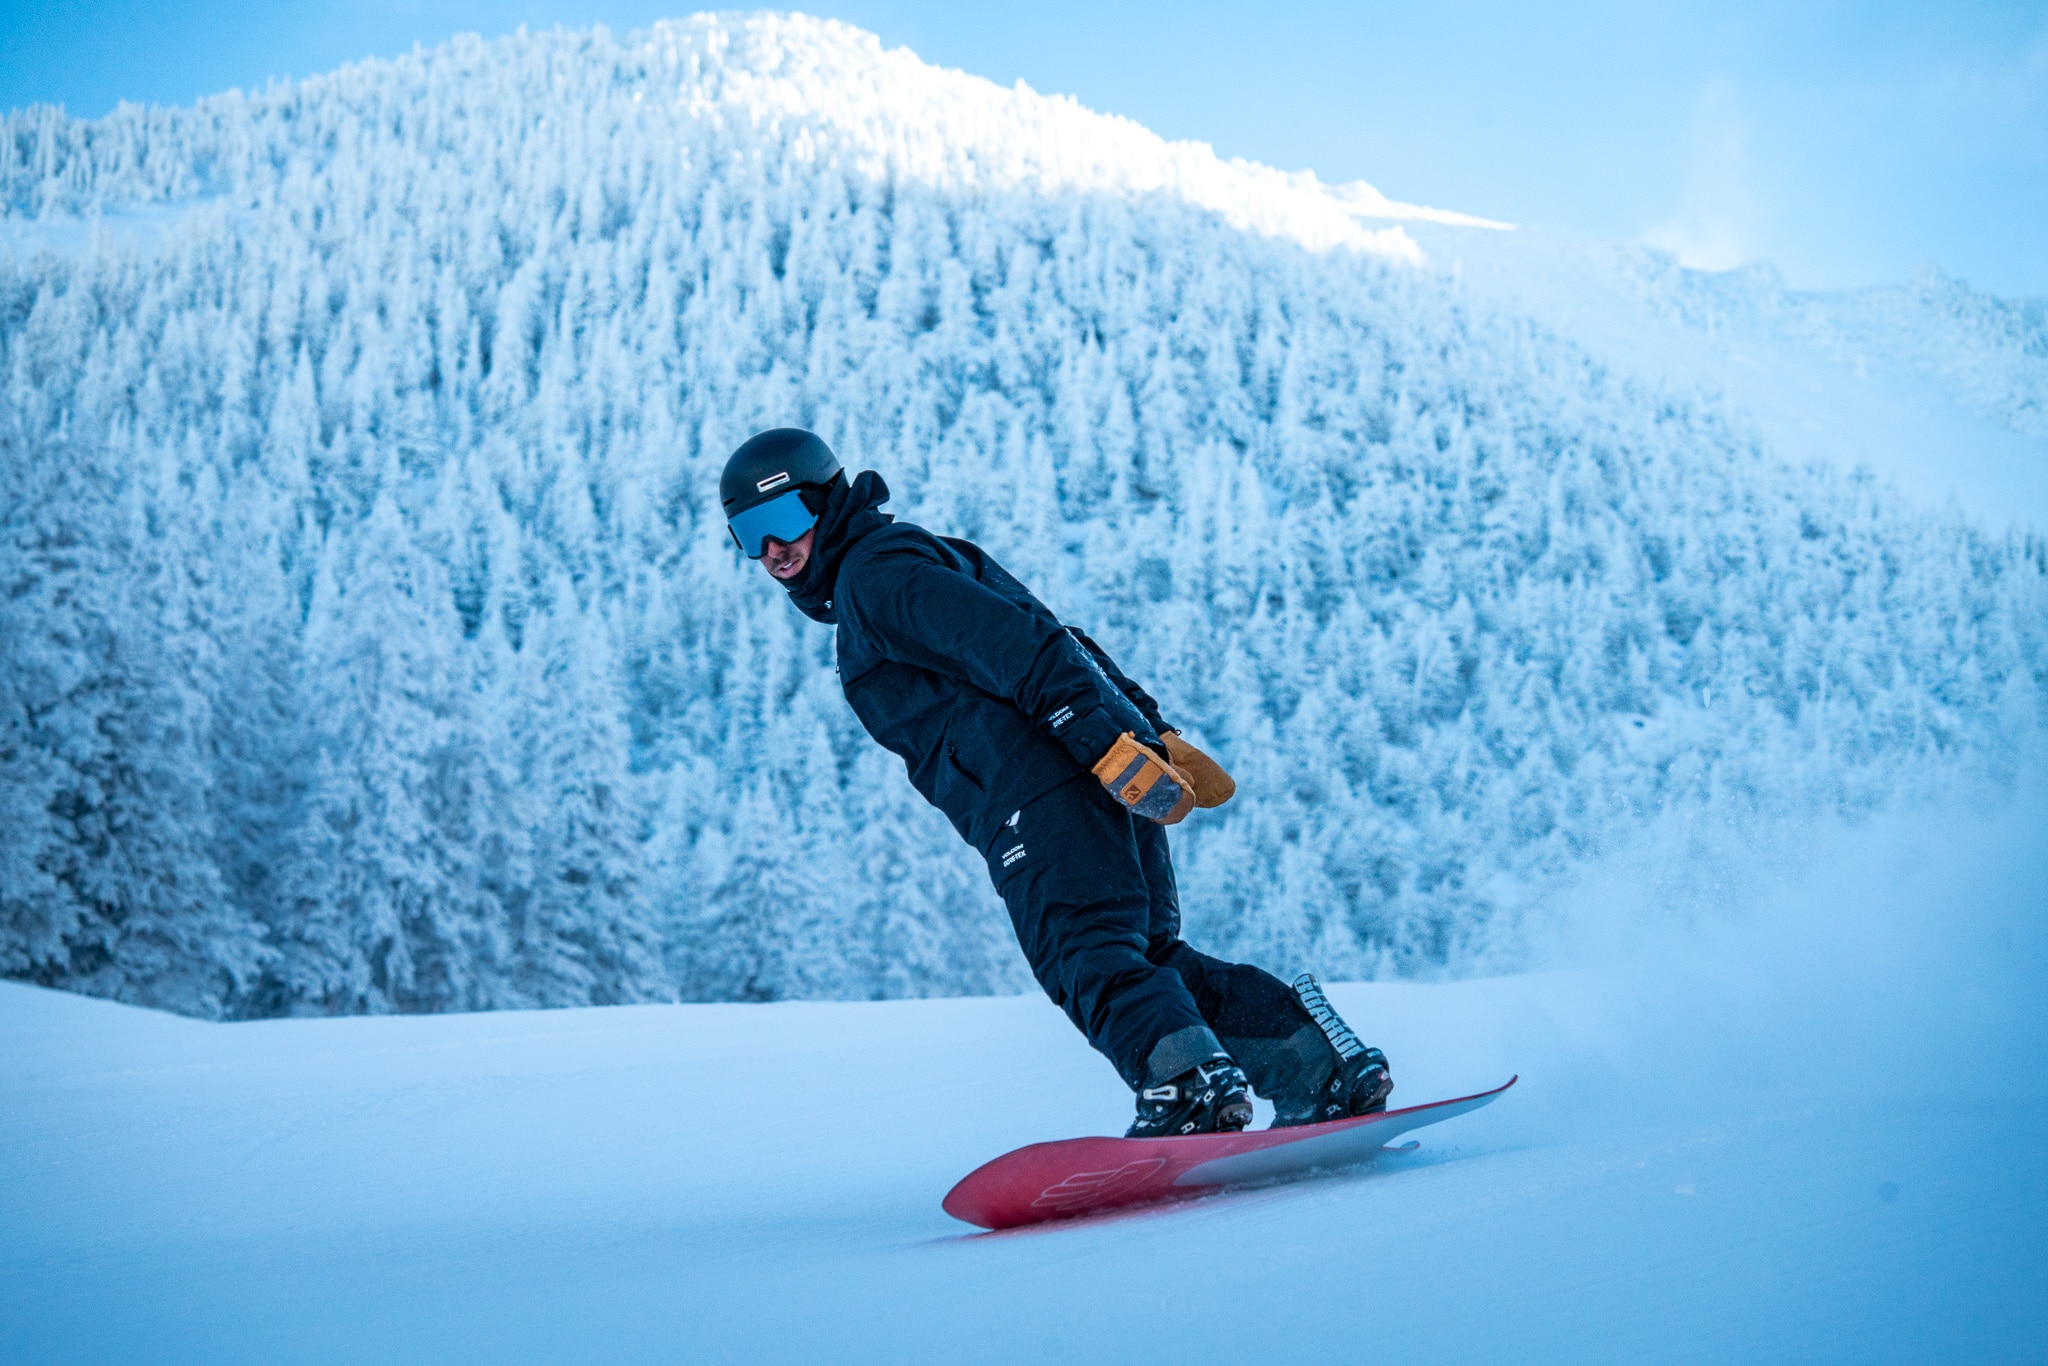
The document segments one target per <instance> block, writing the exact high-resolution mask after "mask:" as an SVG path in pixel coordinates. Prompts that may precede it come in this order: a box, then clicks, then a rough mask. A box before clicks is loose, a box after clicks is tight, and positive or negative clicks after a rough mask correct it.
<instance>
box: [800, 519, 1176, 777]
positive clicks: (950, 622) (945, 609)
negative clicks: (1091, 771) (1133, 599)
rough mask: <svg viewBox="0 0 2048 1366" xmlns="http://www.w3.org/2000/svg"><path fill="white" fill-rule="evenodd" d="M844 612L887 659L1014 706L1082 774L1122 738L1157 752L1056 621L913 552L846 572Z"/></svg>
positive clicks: (1145, 729)
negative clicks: (853, 574) (852, 576)
mask: <svg viewBox="0 0 2048 1366" xmlns="http://www.w3.org/2000/svg"><path fill="white" fill-rule="evenodd" d="M849 590H850V591H849ZM839 609H840V610H841V611H844V612H848V613H850V614H851V615H852V617H853V618H854V621H855V623H856V624H857V626H858V628H859V629H860V630H861V631H862V633H863V634H865V635H866V636H867V637H868V638H869V639H871V640H872V641H873V642H874V643H875V646H876V648H877V649H878V650H879V651H880V652H881V653H882V654H883V655H884V656H886V657H887V658H890V659H893V660H896V661H897V662H899V663H903V664H910V665H914V666H916V667H917V668H920V669H929V670H931V671H932V672H933V673H937V674H944V675H946V676H948V677H951V678H957V679H960V680H961V681H963V682H966V683H969V684H972V685H973V686H974V687H977V688H979V689H981V690H982V691H983V692H986V693H990V694H993V695H994V696H997V697H1001V698H1004V699H1006V700H1008V701H1009V702H1010V703H1011V704H1012V705H1014V706H1016V707H1017V708H1018V709H1019V710H1020V711H1022V712H1023V713H1024V714H1025V715H1026V716H1029V717H1030V718H1031V719H1032V721H1033V722H1035V723H1036V724H1037V725H1038V727H1039V729H1041V730H1043V731H1044V732H1045V733H1046V734H1047V735H1050V736H1051V737H1052V738H1053V739H1054V740H1057V741H1058V742H1059V743H1060V745H1061V746H1062V747H1063V748H1065V749H1066V751H1067V753H1068V754H1070V755H1072V756H1073V759H1074V762H1075V763H1077V764H1079V765H1080V766H1081V767H1082V768H1092V767H1094V765H1095V763H1096V761H1097V760H1099V759H1101V758H1102V756H1103V755H1104V754H1107V753H1108V752H1109V748H1110V746H1111V745H1113V744H1115V743H1116V739H1117V737H1118V736H1119V735H1121V734H1123V733H1124V732H1125V731H1131V732H1132V733H1133V734H1135V735H1136V737H1137V738H1138V739H1139V740H1140V741H1141V742H1143V743H1145V744H1149V745H1153V746H1155V747H1157V746H1159V745H1160V743H1161V741H1160V739H1159V736H1158V734H1157V733H1156V731H1155V730H1154V728H1153V726H1152V724H1151V723H1150V722H1149V721H1147V720H1146V718H1145V715H1144V713H1143V712H1142V711H1140V710H1139V709H1138V708H1137V707H1136V706H1135V705H1133V704H1132V702H1131V699H1130V698H1128V697H1126V696H1125V695H1124V694H1123V693H1122V692H1120V691H1119V690H1118V689H1117V687H1116V686H1115V685H1114V684H1113V683H1111V682H1110V680H1109V677H1108V675H1107V674H1105V673H1104V672H1103V671H1102V669H1101V667H1100V666H1099V665H1097V664H1096V662H1095V660H1094V658H1093V656H1091V655H1090V654H1089V653H1088V651H1087V650H1086V649H1084V648H1083V647H1082V645H1081V643H1080V642H1079V641H1078V640H1076V639H1075V638H1074V637H1073V636H1072V635H1070V634H1069V633H1068V632H1067V631H1066V629H1065V628H1063V627H1062V626H1060V624H1059V623H1058V622H1057V621H1054V620H1053V619H1052V617H1051V614H1050V613H1047V614H1045V615H1043V616H1041V615H1039V614H1038V613H1034V612H1031V611H1029V610H1027V609H1026V608H1024V607H1022V606H1020V605H1018V604H1017V603H1014V602H1012V601H1010V600H1009V599H1008V598H1005V597H1003V596H1002V595H1001V594H999V593H995V592H993V591H991V590H990V589H988V588H986V587H984V586H983V585H981V584H980V583H978V582H976V581H975V579H974V578H973V577H972V576H971V575H968V574H963V573H961V572H959V571H958V570H956V569H954V568H952V567H951V566H949V565H946V564H943V563H941V562H940V561H939V560H938V559H937V558H935V557H933V556H930V555H927V554H924V553H921V552H920V551H918V550H917V549H914V548H905V549H901V550H890V551H884V552H881V553H879V554H877V555H875V556H874V557H873V558H871V559H870V560H869V561H868V563H866V564H865V565H862V566H861V569H860V572H859V575H858V578H857V581H855V582H848V581H847V579H846V578H845V577H844V576H843V571H842V579H841V584H840V600H839Z"/></svg>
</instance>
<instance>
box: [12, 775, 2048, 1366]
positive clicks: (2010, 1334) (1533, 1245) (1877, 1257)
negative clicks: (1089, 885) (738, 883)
mask: <svg viewBox="0 0 2048 1366" xmlns="http://www.w3.org/2000/svg"><path fill="white" fill-rule="evenodd" d="M2034 814H2035V815H2038V812H2035V813H2034ZM1907 829H1908V827H1906V826H1904V825H1901V826H1897V827H1893V828H1890V829H1888V830H1873V831H1870V832H1868V833H1867V834H1866V835H1864V836H1860V837H1858V840H1860V842H1854V841H1852V843H1851V845H1850V846H1849V847H1847V848H1846V849H1845V850H1838V851H1837V852H1836V853H1835V854H1834V855H1832V856H1830V858H1829V859H1823V860H1820V861H1819V862H1817V863H1816V864H1815V865H1813V869H1812V871H1811V872H1810V874H1809V875H1808V877H1807V879H1806V881H1805V882H1804V883H1803V884H1795V885H1793V886H1791V888H1790V890H1787V889H1785V888H1779V889H1778V890H1776V891H1774V892H1773V891H1765V892H1761V893H1747V892H1745V893H1743V897H1744V900H1745V902H1746V903H1747V904H1749V905H1750V906H1751V908H1752V910H1753V912H1754V914H1753V915H1751V916H1748V917H1737V918H1724V919H1722V920H1720V921H1718V922H1707V923H1703V924H1702V925H1700V926H1699V927H1698V928H1697V929H1696V930H1695V931H1693V932H1692V933H1690V934H1689V935H1688V936H1686V937H1684V938H1682V939H1673V940H1671V941H1670V942H1668V943H1666V944H1664V945H1662V946H1661V947H1660V946H1658V945H1654V944H1652V945H1645V944H1642V943H1637V944H1634V945H1632V946H1630V947H1629V948H1628V949H1627V951H1626V952H1621V951H1619V950H1617V952H1616V953H1615V954H1614V955H1613V956H1612V957H1611V958H1610V959H1609V960H1606V961H1596V962H1591V963H1590V965H1589V966H1585V967H1582V968H1579V969H1575V970H1573V971H1569V972H1553V973H1547V974H1532V975H1525V976H1519V977H1509V978H1495V979H1488V980H1478V981H1467V982H1460V983H1452V984H1442V985H1427V984H1414V983H1409V984H1365V985H1351V986H1341V987H1337V988H1334V989H1333V996H1334V998H1335V999H1336V1001H1337V1003H1338V1005H1339V1007H1340V1008H1341V1009H1342V1010H1344V1012H1345V1013H1346V1015H1347V1016H1348V1017H1349V1018H1350V1019H1351V1020H1352V1021H1353V1022H1354V1023H1356V1024H1358V1025H1360V1026H1361V1027H1362V1028H1363V1029H1364V1030H1365V1032H1367V1033H1368V1034H1370V1035H1371V1036H1372V1037H1373V1038H1375V1039H1376V1040H1377V1041H1379V1042H1380V1043H1382V1044H1383V1045H1384V1046H1385V1047H1386V1048H1387V1051H1388V1053H1389V1055H1390V1056H1391V1057H1392V1058H1393V1060H1394V1065H1395V1070H1396V1075H1397V1077H1398V1079H1399V1090H1398V1091H1397V1096H1396V1099H1397V1103H1398V1102H1406V1103H1415V1102H1420V1101H1423V1100H1429V1099H1435V1098H1440V1097H1444V1096H1450V1095H1456V1094H1461V1093H1465V1092H1470V1091H1473V1090H1477V1089H1480V1088H1482V1087H1485V1086H1490V1085H1494V1084H1497V1083H1498V1082H1500V1081H1501V1080H1504V1079H1505V1078H1506V1076H1507V1075H1508V1073H1510V1072H1511V1071H1520V1072H1521V1073H1522V1074H1523V1082H1522V1084H1521V1085H1520V1086H1518V1087H1517V1088H1516V1089H1515V1091H1514V1092H1513V1093H1511V1094H1510V1095H1509V1096H1507V1097H1504V1098H1503V1099H1502V1101H1501V1102H1500V1103H1498V1104H1496V1105H1494V1106H1491V1107H1488V1108H1487V1109H1484V1110H1482V1111H1479V1112H1477V1113H1476V1114H1472V1115H1468V1116H1463V1117H1461V1118H1459V1119H1456V1120H1453V1121H1450V1122H1448V1123H1446V1124H1444V1125H1443V1126H1441V1127H1438V1128H1434V1129H1431V1130H1428V1131H1425V1132H1424V1133H1423V1134H1422V1135H1421V1137H1422V1148H1421V1150H1420V1151H1419V1152H1416V1153H1413V1154H1402V1155H1389V1156H1385V1157H1382V1158H1381V1159H1380V1160H1379V1161H1378V1162H1377V1163H1376V1164H1374V1165H1373V1166H1372V1167H1370V1168H1368V1169H1365V1170H1362V1171H1359V1172H1355V1173H1351V1174H1346V1175H1343V1176H1339V1177H1335V1178H1332V1179H1326V1180H1322V1181H1317V1182H1311V1183H1305V1184H1296V1185H1290V1186H1277V1187H1267V1188H1263V1189H1255V1190H1249V1191H1240V1192H1231V1193H1226V1194H1223V1195H1219V1196H1215V1197H1210V1198H1207V1199H1204V1200H1200V1201H1196V1202H1192V1203H1189V1204H1185V1205H1181V1206H1177V1207H1169V1208H1162V1209H1155V1210H1150V1211H1141V1212H1137V1213H1132V1214H1125V1215H1120V1216H1111V1217H1102V1218H1096V1219H1092V1220H1084V1221H1080V1222H1075V1223H1068V1224H1056V1225H1052V1226H1048V1227H1044V1228H1039V1229H1030V1230H1020V1231H1016V1232H1012V1233H1006V1234H996V1235H978V1234H975V1233H974V1232H973V1230H971V1229H968V1228H967V1227H966V1226H965V1225H962V1224H959V1223H956V1222H954V1221H953V1220H951V1219H949V1218H947V1217H946V1215H944V1214H943V1213H942V1212H941V1211H940V1208H939V1200H940V1198H941V1197H942V1196H943V1195H944V1193H945V1192H946V1190H947V1188H948V1187H949V1186H950V1185H951V1184H952V1182H953V1181H954V1180H956V1179H958V1178H959V1177H960V1176H961V1175H963V1174H965V1173H966V1172H967V1171H968V1170H970V1169H971V1168H972V1167H973V1166H975V1165H977V1164H978V1163H980V1162H981V1161H983V1160H985V1159H987V1158H989V1157H992V1156H994V1155H996V1154H997V1153H999V1152H1002V1151H1004V1150H1006V1149H1008V1148H1011V1147H1014V1146H1017V1145H1019V1144H1022V1143H1025V1142H1031V1141H1035V1140H1039V1139H1048V1138H1055V1137H1064V1136H1070V1135H1074V1134H1080V1133H1090V1132H1096V1133H1100V1132H1114V1131H1115V1130H1116V1129H1117V1128H1118V1127H1120V1126H1121V1125H1122V1124H1123V1123H1124V1122H1125V1121H1126V1119H1127V1114H1128V1108H1129V1097H1128V1095H1127V1094H1126V1093H1124V1091H1123V1089H1122V1087H1121V1086H1120V1085H1119V1084H1118V1083H1117V1081H1116V1080H1115V1078H1114V1076H1113V1075H1112V1074H1111V1072H1110V1070H1109V1069H1108V1068H1106V1067H1104V1066H1103V1065H1102V1064H1101V1063H1100V1062H1099V1060H1097V1059H1096V1058H1095V1057H1094V1056H1093V1055H1092V1054H1090V1053H1089V1052H1088V1051H1087V1050H1086V1049H1085V1048H1084V1047H1083V1046H1082V1045H1081V1043H1080V1042H1079V1040H1078V1039H1077V1038H1075V1036H1074V1035H1073V1033H1072V1031H1071V1029H1070V1028H1069V1026H1068V1025H1067V1023H1066V1021H1065V1020H1064V1019H1063V1018H1062V1017H1061V1016H1060V1014H1059V1013H1058V1012H1057V1011H1056V1010H1055V1009H1054V1008H1053V1007H1052V1006H1050V1005H1049V1004H1047V1003H1046V1002H1045V1001H1043V1000H1040V999H1038V998H1036V997H1016V998H983V999H957V1000H938V1001H898V1002H883V1003H797V1004H780V1005H765V1006H763V1005H685V1006H634V1007H616V1008H609V1009H583V1010H562V1011H552V1012H501V1013H493V1014H481V1015H444V1016H431V1017H421V1016H414V1017H367V1018H353V1019H335V1020H291V1021H267V1022H261V1023H253V1024H234V1025H216V1024H206V1023H198V1022H193V1021H188V1020H182V1019H178V1018H175V1017H172V1016H169V1015H163V1014H157V1013H153V1012H146V1011H141V1010H137V1009H134V1008H131V1007H127V1006H121V1005H115V1004H110V1003H106V1002H101V1001H94V1000H89V999H84V998H79V997H72V996H67V995H62V994H58V993H53V992H47V991H42V990H39V989H36V988H32V987H27V986H22V985H17V984H11V983H8V984H0V1229H4V1230H5V1232H4V1234H0V1358H4V1359H5V1360H8V1361H139V1360H147V1361H151V1362H180V1361H204V1362H239V1361H264V1362H278V1361H368V1360H376V1361H450V1360H488V1361H567V1360H604V1361H672V1360H677V1359H681V1360H688V1361H692V1362H724V1361H733V1362H741V1361H747V1362H752V1361H819V1360H832V1361H837V1362H868V1361H875V1362H895V1361H905V1362H909V1361H1039V1360H1058V1359H1067V1360H1076V1361H1105V1362H1120V1361H1136V1360H1158V1359H1165V1360H1176V1359H1206V1358H1208V1357H1210V1356H1213V1355H1218V1354H1222V1355H1224V1356H1226V1357H1227V1358H1228V1359H1231V1360H1239V1361H1250V1362H1267V1361H1271V1362H1282V1361H1285V1362H1295V1361H1302V1360H1318V1359H1321V1360H1348V1359H1358V1358H1360V1357H1363V1356H1365V1355H1366V1354H1368V1353H1370V1355H1372V1356H1374V1357H1381V1356H1384V1357H1386V1358H1388V1359H1392V1360H1401V1361H1445V1362H1453V1361H1491V1360H1515V1361H1557V1362H1605V1361H1613V1362H1644V1361H1672V1362H1689V1361H1700V1362H1709V1361H1711V1362H1725V1361H1744V1362H1761V1361H1787V1362H1792V1361H1799V1362H1810V1361H1843V1362H1893V1361H1896V1362H1919V1361H1972V1362H2027V1361H2034V1360H2038V1359H2039V1358H2040V1355H2041V1353H2042V1352H2043V1350H2044V1349H2048V1276H2044V1274H2043V1272H2044V1258H2043V1245H2042V1240H2041V1234H2040V1229H2041V1228H2042V1227H2043V1226H2044V1221H2048V1168H2044V1166H2043V1164H2042V1163H2041V1162H2040V1160H2039V1155H2040V1153H2041V1152H2042V1151H2043V1150H2044V1147H2048V1093H2044V1091H2043V1087H2042V1084H2041V1082H2040V1078H2041V1077H2042V1076H2043V1075H2044V1069H2043V1061H2044V1057H2048V1030H2044V1028H2043V1016H2042V1007H2041V1004H2040V992H2039V985H2040V982H2041V981H2042V977H2043V973H2042V965H2043V963H2044V962H2048V953H2044V947H2048V945H2044V943H2043V938H2044V936H2043V927H2042V925H2041V923H2040V922H2041V919H2042V917H2041V916H2040V908H2041V907H2042V905H2043V904H2048V898H2044V897H2043V895H2042V893H2043V889H2044V885H2048V860H2044V859H2043V858H2042V857H2041V835H2040V833H2039V830H2040V822H2038V821H2034V820H2027V819H2022V818H2021V817H2020V815H2009V816H2008V817H2006V818H2005V819H2004V823H2003V824H2002V825H2000V826H1998V827H1996V829H1995V830H1994V832H1993V836H1992V837H1989V838H1978V839H1969V838H1959V837H1958V835H1959V832H1957V831H1956V830H1954V829H1948V830H1944V831H1939V832H1934V833H1931V834H1930V833H1929V832H1926V831H1921V832H1919V834H1918V835H1917V836H1915V835H1913V834H1909V833H1903V832H1905V831H1907ZM1999 832H2002V833H1999ZM1962 833H1964V834H1967V832H1962ZM1941 850H1947V851H1949V852H1948V853H1946V854H1943V853H1941V852H1940V851H1941ZM1587 895H1588V897H1589V898H1590V899H1597V898H1601V897H1605V898H1608V899H1610V900H1612V899H1613V898H1614V897H1615V896H1616V894H1615V893H1613V892H1611V891H1609V892H1601V891H1600V890H1599V889H1597V888H1590V887H1589V889H1588V894H1587ZM1617 909H1619V910H1622V911H1626V910H1627V909H1628V908H1627V907H1626V906H1619V907H1617ZM1263 1119H1264V1116H1263V1115H1262V1117H1261V1122H1263Z"/></svg>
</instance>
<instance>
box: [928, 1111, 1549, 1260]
mask: <svg viewBox="0 0 2048 1366" xmlns="http://www.w3.org/2000/svg"><path fill="white" fill-rule="evenodd" d="M1517 1080H1518V1078H1516V1077H1510V1078H1508V1081H1507V1085H1505V1086H1497V1087H1495V1088H1494V1089H1493V1090H1491V1091H1482V1092H1480V1093H1479V1094H1478V1095H1476V1096H1460V1097H1459V1098H1458V1099H1456V1100H1439V1101H1436V1102H1434V1103H1432V1104H1429V1105H1411V1106H1409V1107H1408V1108H1407V1109H1405V1110H1388V1111H1385V1112H1384V1113H1381V1114H1377V1115H1359V1116H1357V1117H1356V1118H1353V1119H1333V1120H1330V1121H1329V1122H1328V1123H1326V1124H1304V1125H1302V1126H1301V1127H1299V1128H1295V1129H1257V1130H1251V1131H1247V1132H1243V1133H1234V1134H1194V1135H1192V1136H1190V1137H1187V1138H1069V1139H1062V1140H1061V1141H1060V1142H1058V1143H1033V1144H1031V1145H1030V1146H1029V1147H1025V1148H1019V1149H1017V1150H1016V1151H1015V1152H1009V1153H1004V1154H1003V1155H1002V1156H1001V1157H999V1158H997V1159H995V1160H994V1161H993V1162H984V1163H983V1164H982V1165H981V1166H979V1167H976V1168H975V1169H974V1170H973V1171H971V1172H969V1173H968V1174H967V1176H966V1177H965V1178H964V1179H963V1180H962V1181H961V1182H960V1184H959V1185H957V1186H955V1187H953V1189H952V1190H951V1191H949V1192H947V1194H946V1199H945V1210H946V1213H948V1214H950V1215H952V1216H953V1217H954V1218H955V1219H964V1220H966V1221H967V1222H968V1223H970V1224H979V1225H980V1226H981V1227H983V1228H1015V1227H1017V1226H1018V1225H1019V1224H1037V1223H1042V1222H1044V1221H1045V1220H1047V1219H1063V1218H1066V1217H1067V1216H1069V1215H1075V1214H1082V1213H1085V1212H1087V1211H1090V1210H1099V1209H1114V1208H1116V1207H1118V1206H1121V1205H1143V1204H1150V1203H1151V1202H1153V1201H1155V1200H1185V1199H1187V1198H1188V1197H1189V1196H1194V1195H1205V1194H1207V1193H1208V1192H1210V1191H1213V1190H1215V1189H1216V1188H1217V1187H1219V1186H1236V1185H1243V1184H1245V1183H1247V1182H1252V1181H1270V1180H1275V1179H1278V1178H1282V1177H1290V1176H1299V1175H1302V1174H1304V1173H1307V1172H1309V1171H1314V1170H1319V1169H1321V1170H1327V1169H1329V1168H1333V1167H1348V1166H1352V1165H1355V1164H1357V1163H1359V1162H1363V1161H1366V1160H1367V1159H1369V1158H1372V1157H1374V1156H1376V1155H1378V1153H1379V1152H1380V1151H1381V1150H1382V1149H1383V1148H1384V1147H1385V1146H1386V1145H1387V1143H1388V1142H1389V1141H1390V1140H1391V1139H1393V1138H1395V1137H1397V1136H1398V1135H1401V1134H1405V1133H1407V1132H1408V1131H1409V1130H1410V1129H1420V1128H1421V1127H1423V1126H1424V1125H1425V1124H1435V1123H1437V1122H1438V1121H1439V1120H1445V1119H1449V1118H1450V1117H1451V1116H1452V1115H1462V1114H1464V1113H1465V1112H1466V1111H1468V1110H1477V1109H1478V1108H1479V1107H1480V1106H1482V1105H1484V1104H1486V1103H1487V1102H1488V1101H1490V1100H1492V1099H1493V1098H1494V1097H1495V1096H1498V1095H1499V1094H1500V1093H1501V1092H1503V1091H1505V1090H1507V1089H1508V1087H1509V1086H1513V1085H1514V1084H1515V1082H1516V1081H1517Z"/></svg>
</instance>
